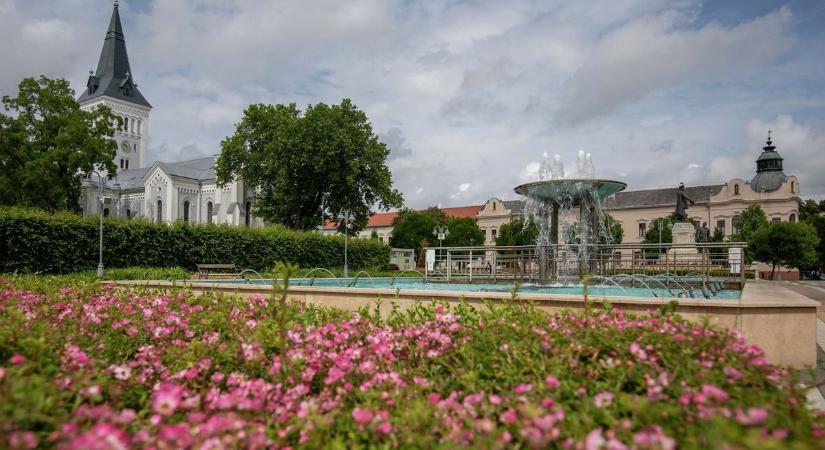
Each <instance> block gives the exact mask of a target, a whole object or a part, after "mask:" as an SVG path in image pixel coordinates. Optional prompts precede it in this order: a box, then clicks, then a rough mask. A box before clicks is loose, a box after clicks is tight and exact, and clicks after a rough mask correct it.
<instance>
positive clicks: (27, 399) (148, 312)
mask: <svg viewBox="0 0 825 450" xmlns="http://www.w3.org/2000/svg"><path fill="white" fill-rule="evenodd" d="M0 436H4V439H5V441H4V442H2V443H0V447H2V446H8V447H11V448H35V447H36V446H44V447H57V448H67V449H120V448H158V449H172V448H202V449H218V448H284V447H292V448H296V447H304V448H322V447H324V448H354V447H382V448H392V447H401V448H429V447H438V446H440V447H448V448H452V447H482V448H503V447H509V446H518V447H527V448H546V447H559V448H583V449H588V450H589V449H598V448H609V449H622V448H662V449H669V448H675V447H677V446H678V447H680V448H719V447H723V446H724V445H725V444H726V443H727V444H730V445H731V446H732V447H733V448H770V447H773V448H787V447H790V446H793V445H796V446H798V447H799V448H809V447H816V446H818V445H822V442H823V440H825V417H823V415H821V414H819V415H817V414H816V413H814V412H811V411H809V410H807V409H806V407H805V401H804V393H803V392H802V390H801V388H800V387H798V386H797V385H796V383H795V382H794V380H793V378H792V376H791V375H790V374H789V373H788V372H787V371H786V370H784V369H782V368H777V367H773V366H770V365H768V364H767V363H766V362H765V360H764V358H763V356H762V353H761V351H760V350H759V349H758V348H755V347H752V346H749V345H747V344H746V343H745V342H744V341H743V340H742V339H741V338H740V337H738V336H735V335H731V334H728V333H726V332H723V331H720V330H716V329H713V328H709V327H705V326H699V325H695V324H690V323H687V322H685V321H683V320H682V319H680V318H679V317H676V316H674V315H672V314H670V313H668V312H667V311H664V310H663V311H660V312H654V313H652V314H651V315H649V316H640V317H635V316H630V315H624V314H622V313H620V312H617V311H613V310H610V309H609V308H606V307H605V308H600V309H598V310H595V311H591V312H590V313H587V314H572V313H567V314H560V315H555V316H549V315H546V314H543V313H540V312H538V311H536V310H534V309H532V308H531V307H530V305H528V304H523V303H520V302H513V303H512V304H509V305H507V306H504V307H499V308H495V309H490V310H485V311H479V310H475V309H473V308H470V307H467V306H460V307H457V308H454V309H452V310H449V309H447V308H445V307H444V306H424V305H420V306H418V307H416V308H415V309H413V310H410V311H406V312H396V313H394V314H392V315H391V316H390V317H389V318H387V319H381V318H379V317H377V315H376V314H375V313H374V312H371V311H362V312H361V313H359V314H355V315H350V314H347V313H344V312H341V311H337V310H332V309H322V308H316V307H311V306H307V305H302V304H286V303H285V302H284V301H283V297H275V298H274V299H266V298H255V299H253V300H252V301H242V300H240V299H236V298H213V297H209V296H200V297H192V296H190V295H189V294H187V293H186V292H184V291H179V292H174V293H168V294H164V295H158V294H149V293H143V292H137V291H131V290H116V289H115V288H112V287H105V288H100V287H75V288H65V289H61V290H59V291H58V292H57V293H55V294H53V295H45V294H44V295H40V294H37V293H31V292H25V291H16V290H14V288H13V287H11V286H8V285H7V286H6V288H5V291H3V292H0Z"/></svg>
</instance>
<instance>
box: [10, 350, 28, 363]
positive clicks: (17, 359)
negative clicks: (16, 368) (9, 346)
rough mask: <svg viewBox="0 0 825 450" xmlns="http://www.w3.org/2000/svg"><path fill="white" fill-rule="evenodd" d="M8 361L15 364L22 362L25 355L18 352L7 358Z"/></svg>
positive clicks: (24, 360)
mask: <svg viewBox="0 0 825 450" xmlns="http://www.w3.org/2000/svg"><path fill="white" fill-rule="evenodd" d="M9 362H10V363H12V364H15V365H18V364H23V363H24V362H26V357H25V356H23V355H21V354H19V353H18V354H16V355H14V356H12V357H11V359H9Z"/></svg>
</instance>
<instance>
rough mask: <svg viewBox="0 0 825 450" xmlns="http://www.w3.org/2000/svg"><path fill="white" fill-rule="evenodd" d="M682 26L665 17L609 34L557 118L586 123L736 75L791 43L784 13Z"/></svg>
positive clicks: (680, 20) (671, 15)
mask: <svg viewBox="0 0 825 450" xmlns="http://www.w3.org/2000/svg"><path fill="white" fill-rule="evenodd" d="M685 20H686V17H685V16H684V15H683V14H679V13H676V12H668V13H665V14H659V15H656V16H649V17H642V18H640V19H638V20H635V21H632V22H630V23H629V24H627V25H625V26H623V27H620V28H618V29H616V30H614V31H611V32H609V33H606V34H605V35H604V37H602V39H601V40H600V42H599V43H598V45H597V46H596V48H595V49H593V51H592V52H591V54H590V57H589V58H588V59H587V60H586V61H585V62H584V64H583V65H582V67H581V68H580V69H579V70H578V71H577V72H576V73H575V75H574V76H573V77H572V78H571V79H570V81H569V83H568V85H567V88H566V89H567V92H566V96H565V97H564V99H563V102H562V104H561V109H560V117H561V118H563V119H565V120H569V121H572V122H578V121H582V120H587V119H590V118H593V117H597V116H600V115H603V114H605V113H608V112H610V111H612V110H614V109H615V108H617V107H618V106H620V105H621V104H623V103H625V102H627V101H632V100H636V99H639V98H641V97H642V96H644V95H646V94H648V93H650V92H652V91H654V90H656V89H658V88H662V87H665V86H668V85H670V84H672V83H677V82H685V81H692V82H695V81H697V80H706V79H708V78H712V77H714V76H723V75H736V76H739V75H741V73H742V71H743V70H747V69H750V68H752V67H754V66H756V67H758V66H760V65H762V64H764V63H766V62H769V61H771V60H773V59H774V58H776V57H777V56H779V55H781V54H783V53H784V52H785V51H787V50H788V49H789V48H790V47H791V45H792V44H793V42H794V39H793V38H792V36H791V35H790V34H789V33H790V26H791V12H790V10H789V9H787V8H781V9H778V10H776V11H774V12H772V13H770V14H768V15H766V16H764V17H760V18H758V19H755V20H753V21H751V22H747V23H743V24H739V25H736V26H730V27H725V26H723V25H719V24H718V23H713V22H712V23H709V24H707V25H705V26H703V27H701V28H699V29H691V28H688V27H686V26H685V25H684V21H685Z"/></svg>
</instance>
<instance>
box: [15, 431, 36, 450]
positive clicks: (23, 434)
mask: <svg viewBox="0 0 825 450" xmlns="http://www.w3.org/2000/svg"><path fill="white" fill-rule="evenodd" d="M8 444H9V448H20V449H27V450H31V449H35V448H37V436H35V435H34V433H32V432H31V431H15V432H13V433H10V434H9V437H8Z"/></svg>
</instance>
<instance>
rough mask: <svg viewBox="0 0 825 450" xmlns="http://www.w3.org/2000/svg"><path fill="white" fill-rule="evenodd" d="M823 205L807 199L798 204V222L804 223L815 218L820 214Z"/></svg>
mask: <svg viewBox="0 0 825 450" xmlns="http://www.w3.org/2000/svg"><path fill="white" fill-rule="evenodd" d="M822 206H824V205H823V203H817V202H816V200H814V199H812V198H809V199H807V200H805V201H804V202H803V201H801V202H799V220H800V221H803V222H804V221H806V220H808V219H810V218H812V217H816V216H818V215H819V213H820V212H822V209H821V207H822Z"/></svg>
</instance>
